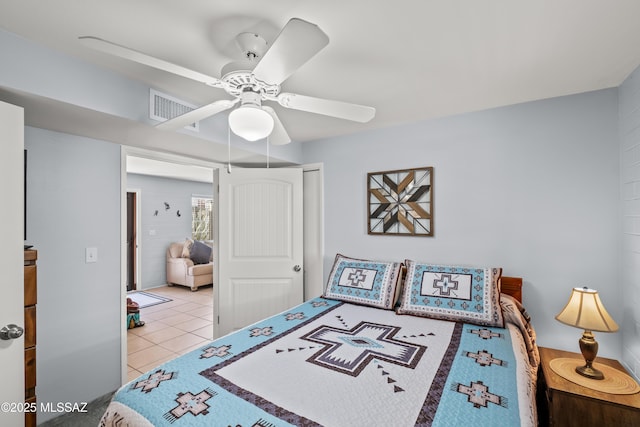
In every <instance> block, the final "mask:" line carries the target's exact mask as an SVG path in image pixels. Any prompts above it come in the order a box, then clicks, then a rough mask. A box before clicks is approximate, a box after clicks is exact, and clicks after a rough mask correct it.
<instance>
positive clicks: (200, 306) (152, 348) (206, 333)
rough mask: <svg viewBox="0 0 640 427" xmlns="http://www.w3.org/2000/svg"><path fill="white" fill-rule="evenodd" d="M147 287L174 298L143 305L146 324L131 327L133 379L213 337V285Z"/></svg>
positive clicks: (130, 375) (129, 347)
mask: <svg viewBox="0 0 640 427" xmlns="http://www.w3.org/2000/svg"><path fill="white" fill-rule="evenodd" d="M145 291H146V292H149V293H152V294H157V295H159V296H164V297H167V298H171V299H172V301H169V302H165V303H162V304H158V305H152V306H150V307H144V308H141V309H140V320H142V321H144V322H145V325H144V326H141V327H137V328H133V329H129V330H127V353H128V355H127V365H128V378H129V381H130V380H132V379H134V378H136V377H138V376H139V375H140V374H142V373H144V372H146V371H149V370H151V369H153V368H155V367H157V366H158V365H160V364H162V363H164V362H166V361H167V360H170V359H173V358H174V357H176V356H179V355H182V354H185V353H188V352H189V351H191V350H194V349H196V348H198V347H200V346H203V345H205V344H208V343H210V342H211V340H212V339H213V285H210V286H203V287H200V288H199V289H198V290H197V291H196V292H192V291H191V289H190V288H188V287H185V286H172V287H169V286H163V287H159V288H153V289H145Z"/></svg>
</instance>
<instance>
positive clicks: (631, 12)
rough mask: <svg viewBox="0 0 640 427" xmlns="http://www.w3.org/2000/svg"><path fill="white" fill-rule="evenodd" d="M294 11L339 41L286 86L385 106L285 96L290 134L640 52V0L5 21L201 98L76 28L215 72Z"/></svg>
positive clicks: (14, 9) (291, 3)
mask: <svg viewBox="0 0 640 427" xmlns="http://www.w3.org/2000/svg"><path fill="white" fill-rule="evenodd" d="M292 17H299V18H302V19H305V20H307V21H311V22H313V23H315V24H317V25H318V26H319V27H320V28H322V30H323V31H324V32H325V33H326V34H327V35H328V36H329V38H330V43H329V45H328V46H327V47H326V48H325V49H324V50H323V51H321V52H320V53H319V54H318V55H317V56H316V57H314V58H313V59H312V60H311V61H309V62H308V63H307V64H305V65H304V66H303V67H302V68H300V69H299V70H298V71H297V72H296V73H295V74H294V75H293V76H292V77H290V78H289V79H288V80H286V81H285V82H284V83H283V84H282V90H283V91H287V92H296V93H301V94H305V95H311V96H318V97H323V98H330V99H337V100H341V101H346V102H353V103H358V104H364V105H370V106H373V107H375V108H376V109H377V115H376V117H375V118H374V119H373V120H372V121H371V122H370V123H368V124H359V123H351V122H348V121H344V120H339V119H335V118H329V117H324V116H319V115H315V114H310V113H302V112H298V111H291V110H285V109H283V108H281V107H279V106H276V107H275V108H276V110H277V111H278V114H279V115H280V117H281V119H282V121H283V122H284V124H285V126H286V128H287V130H288V131H289V134H290V135H291V137H292V138H293V139H294V141H308V140H314V139H320V138H325V137H330V136H335V135H340V134H348V133H354V132H358V131H362V130H366V129H374V128H380V127H386V126H392V125H398V124H403V123H410V122H416V121H421V120H425V119H430V118H435V117H441V116H447V115H452V114H458V113H464V112H469V111H476V110H482V109H486V108H492V107H496V106H502V105H508V104H514V103H520V102H525V101H530V100H537V99H544V98H549V97H555V96H561V95H567V94H573V93H579V92H585V91H592V90H597V89H602V88H608V87H614V86H617V85H619V84H620V83H621V82H622V81H623V80H624V79H625V78H626V77H627V76H628V75H629V73H630V72H631V71H633V70H634V69H635V68H636V67H637V66H638V65H639V64H640V49H638V41H639V40H640V21H639V19H638V18H639V17H640V1H637V0H611V1H602V0H598V1H595V0H536V1H514V0H481V1H478V0H466V1H464V0H457V1H456V0H403V1H395V2H394V1H389V0H349V1H344V0H324V1H317V0H315V1H311V0H271V1H264V0H262V1H261V0H234V1H229V0H227V1H223V0H181V1H176V0H110V1H104V0H57V1H47V0H19V1H18V0H0V27H1V28H4V29H5V30H8V31H10V32H13V33H16V34H18V35H21V36H24V37H25V38H27V39H31V40H33V41H36V42H38V43H41V44H43V45H46V46H48V47H50V48H53V49H56V50H60V51H63V52H65V53H68V54H71V55H74V56H77V57H80V58H82V59H84V60H86V61H90V62H93V63H95V64H98V65H101V66H104V67H108V68H110V69H113V70H116V71H118V72H120V73H122V74H124V75H126V76H129V77H131V78H134V79H138V80H140V81H143V82H145V83H146V84H148V85H149V86H150V87H153V88H156V89H159V90H161V91H163V92H166V93H168V94H171V95H174V96H176V97H178V98H181V99H184V100H186V101H189V102H192V103H195V104H205V103H209V102H212V101H214V100H217V99H222V98H227V97H228V96H227V95H226V94H225V93H224V92H223V91H222V90H220V89H214V88H210V87H206V86H203V85H202V84H198V83H195V82H192V81H188V80H186V79H184V78H181V77H176V76H172V75H170V74H168V73H165V72H161V71H158V70H153V69H150V68H147V67H145V66H142V65H138V64H132V63H128V62H126V61H124V60H121V59H118V58H113V57H109V56H107V55H105V54H102V53H99V52H96V51H92V50H89V49H87V48H86V47H84V46H82V45H81V44H80V43H79V42H78V40H77V38H78V36H81V35H93V36H97V37H101V38H104V39H107V40H110V41H112V42H115V43H118V44H121V45H125V46H127V47H130V48H133V49H136V50H138V51H142V52H145V53H147V54H150V55H153V56H156V57H158V58H162V59H164V60H167V61H170V62H173V63H175V64H179V65H182V66H184V67H187V68H190V69H193V70H196V71H199V72H202V73H205V74H208V75H211V76H214V77H220V69H221V68H222V66H223V65H225V64H226V63H228V62H230V61H232V60H237V59H239V56H238V54H239V51H238V50H237V49H236V48H235V44H234V37H235V36H236V34H238V33H240V32H243V31H252V32H257V33H259V34H261V35H262V36H263V37H264V38H265V39H266V40H267V41H272V40H273V39H274V38H275V37H276V35H277V34H278V31H279V30H280V29H281V28H282V26H283V25H284V24H285V23H286V22H287V21H288V20H289V19H290V18H292ZM221 139H222V140H224V137H221Z"/></svg>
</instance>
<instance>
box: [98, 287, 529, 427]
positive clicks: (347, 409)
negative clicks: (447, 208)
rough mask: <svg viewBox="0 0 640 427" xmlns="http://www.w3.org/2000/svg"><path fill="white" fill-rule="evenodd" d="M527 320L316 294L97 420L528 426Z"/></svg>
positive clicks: (203, 351)
mask: <svg viewBox="0 0 640 427" xmlns="http://www.w3.org/2000/svg"><path fill="white" fill-rule="evenodd" d="M518 314H519V313H518ZM516 323H517V322H516ZM521 328H522V325H515V324H512V323H508V324H507V327H506V328H504V329H501V328H487V327H482V326H475V325H469V324H463V323H455V322H448V321H441V320H433V319H426V318H420V317H413V316H404V315H397V314H395V312H393V311H390V310H381V309H377V308H370V307H364V306H358V305H353V304H349V303H343V302H339V301H333V300H328V299H323V298H317V299H314V300H311V301H309V302H307V303H304V304H302V305H300V306H297V307H295V308H293V309H291V310H290V311H287V312H285V313H281V314H279V315H276V316H273V317H271V318H269V319H266V320H264V321H262V322H259V323H257V324H254V325H251V326H249V327H247V328H245V329H242V330H239V331H237V332H234V333H232V334H229V335H227V336H224V337H222V338H219V339H217V340H215V341H213V343H211V344H209V345H205V346H203V347H201V348H200V349H198V350H194V351H192V352H190V353H188V354H186V355H184V356H181V357H179V358H177V359H174V360H172V361H169V362H167V363H165V364H163V365H161V366H160V367H158V368H156V369H154V370H153V371H150V372H148V373H146V374H144V375H142V376H140V377H139V378H137V379H136V380H134V381H132V382H130V383H128V384H126V385H124V386H123V387H122V388H121V389H120V390H119V391H118V392H117V393H116V394H115V396H114V398H113V401H112V402H111V404H110V405H109V407H108V409H107V411H106V413H105V415H104V416H103V419H102V421H101V425H103V426H120V425H130V426H149V425H153V426H175V427H178V426H195V425H198V426H225V427H226V426H242V427H250V426H256V427H271V426H290V425H296V426H318V425H322V426H339V427H343V426H350V427H353V426H368V427H371V426H413V425H420V426H431V425H433V426H452V425H460V426H462V425H472V426H501V425H502V426H517V425H525V426H532V425H535V424H536V414H535V393H534V391H535V371H536V369H535V367H534V366H532V365H531V364H530V354H529V352H528V351H527V347H528V346H529V347H530V342H525V341H527V340H529V338H530V336H529V338H527V340H523V338H522V334H521ZM529 335H530V334H529ZM529 341H530V340H529ZM532 360H533V359H532ZM534 364H535V363H534Z"/></svg>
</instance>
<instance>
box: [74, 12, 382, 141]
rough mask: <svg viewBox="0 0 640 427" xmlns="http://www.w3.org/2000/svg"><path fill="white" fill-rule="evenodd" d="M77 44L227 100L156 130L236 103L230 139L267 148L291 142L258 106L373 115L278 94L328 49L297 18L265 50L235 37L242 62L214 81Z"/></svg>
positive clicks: (248, 36)
mask: <svg viewBox="0 0 640 427" xmlns="http://www.w3.org/2000/svg"><path fill="white" fill-rule="evenodd" d="M79 40H80V41H81V42H82V43H83V44H85V45H86V46H88V47H90V48H93V49H96V50H100V51H102V52H105V53H108V54H111V55H115V56H118V57H120V58H124V59H128V60H131V61H134V62H137V63H140V64H144V65H147V66H150V67H153V68H157V69H160V70H164V71H167V72H169V73H173V74H177V75H179V76H182V77H186V78H188V79H192V80H196V81H199V82H202V83H205V84H207V85H209V86H212V87H216V88H221V89H224V90H225V91H226V92H227V93H228V94H229V95H231V96H232V97H233V99H222V100H218V101H214V102H212V103H210V104H207V105H204V106H202V107H199V108H196V109H194V110H192V111H189V112H187V113H185V114H183V115H180V116H177V117H175V118H172V119H169V120H167V121H165V122H163V123H160V124H159V125H157V126H156V127H157V128H159V129H166V130H176V129H180V128H182V127H184V126H187V125H189V124H191V123H194V122H197V121H200V120H202V119H205V118H207V117H210V116H213V115H215V114H218V113H220V112H222V111H225V110H228V109H230V108H232V107H234V106H236V104H240V105H239V106H237V107H236V108H235V109H234V110H232V111H231V113H229V127H230V128H231V130H232V131H233V132H234V133H235V134H237V135H238V136H241V137H243V138H244V139H247V140H249V141H257V140H259V139H263V138H266V137H267V136H269V141H270V142H271V143H272V144H276V145H282V144H287V143H289V142H291V138H290V137H289V135H288V134H287V131H286V130H285V128H284V126H283V124H282V122H281V121H280V119H279V118H278V116H277V114H276V112H275V110H274V109H273V108H272V107H270V106H269V105H263V102H264V101H274V102H277V103H278V104H279V105H281V106H282V107H285V108H291V109H295V110H302V111H306V112H310V113H316V114H323V115H326V116H331V117H337V118H340V119H346V120H352V121H356V122H361V123H366V122H368V121H370V120H371V119H372V118H373V117H374V115H375V113H376V110H375V108H373V107H367V106H364V105H357V104H351V103H347V102H341V101H335V100H329V99H322V98H316V97H311V96H306V95H299V94H296V93H286V92H280V84H281V83H282V82H283V81H285V80H286V79H287V78H289V76H291V75H292V74H293V73H294V72H295V71H296V70H297V69H298V68H300V67H301V66H302V65H304V64H305V63H306V62H307V61H309V60H310V59H311V58H313V57H314V56H315V55H316V54H317V53H318V52H320V51H321V50H322V49H323V48H324V47H325V46H326V45H327V44H329V37H328V36H327V35H326V34H325V33H324V32H323V31H322V30H321V29H320V28H319V27H318V26H317V25H315V24H312V23H310V22H307V21H304V20H302V19H299V18H292V19H291V20H289V22H287V24H286V25H285V26H284V28H283V29H282V30H281V31H280V34H278V36H277V37H276V39H275V41H274V42H273V43H272V45H271V47H268V45H267V42H266V41H265V40H264V39H263V38H262V37H260V36H259V35H257V34H254V33H240V34H239V35H238V36H237V37H236V41H237V42H238V45H239V46H240V48H241V49H242V51H243V53H244V56H245V57H244V59H243V60H241V61H236V62H231V63H229V64H227V65H225V66H224V67H223V68H222V72H221V74H222V77H220V78H216V77H212V76H208V75H206V74H202V73H199V72H197V71H193V70H190V69H188V68H184V67H182V66H180V65H176V64H172V63H170V62H167V61H164V60H162V59H159V58H155V57H152V56H149V55H147V54H145V53H142V52H138V51H136V50H133V49H130V48H127V47H124V46H121V45H118V44H116V43H112V42H110V41H107V40H103V39H101V38H98V37H93V36H81V37H79Z"/></svg>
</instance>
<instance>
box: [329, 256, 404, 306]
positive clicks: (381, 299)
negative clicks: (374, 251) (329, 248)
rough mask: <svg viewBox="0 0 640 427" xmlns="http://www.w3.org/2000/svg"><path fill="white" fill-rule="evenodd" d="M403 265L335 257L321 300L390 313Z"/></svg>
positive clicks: (394, 301)
mask: <svg viewBox="0 0 640 427" xmlns="http://www.w3.org/2000/svg"><path fill="white" fill-rule="evenodd" d="M401 267H402V263H399V262H381V261H368V260H362V259H355V258H349V257H345V256H343V255H340V254H338V255H336V259H335V261H334V262H333V268H332V269H331V273H330V274H329V280H328V282H327V286H326V288H325V291H324V294H323V296H324V297H325V298H329V299H336V300H340V301H347V302H351V303H355V304H362V305H368V306H371V307H377V308H382V309H385V310H392V309H393V308H394V305H395V303H396V289H397V287H398V283H399V282H400V276H401Z"/></svg>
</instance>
